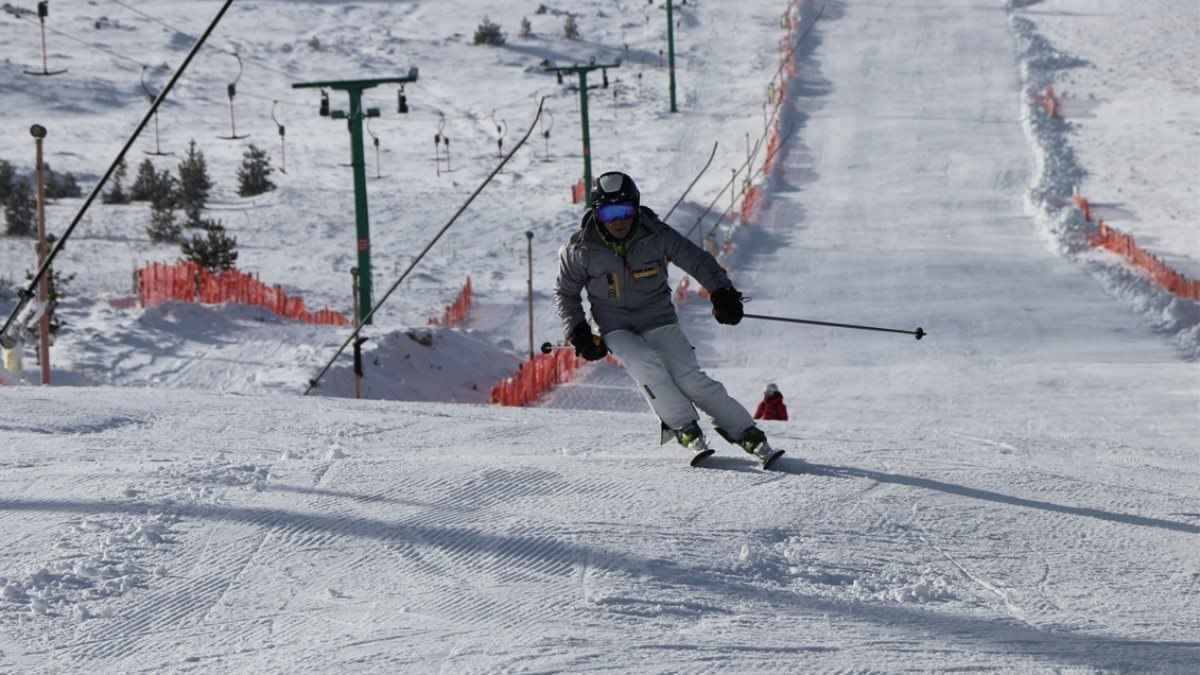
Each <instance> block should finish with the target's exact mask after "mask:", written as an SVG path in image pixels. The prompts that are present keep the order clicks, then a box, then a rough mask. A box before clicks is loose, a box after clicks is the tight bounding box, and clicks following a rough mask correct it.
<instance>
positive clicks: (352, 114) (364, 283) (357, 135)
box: [292, 68, 417, 323]
mask: <svg viewBox="0 0 1200 675" xmlns="http://www.w3.org/2000/svg"><path fill="white" fill-rule="evenodd" d="M416 81H417V69H416V68H409V69H408V75H405V76H403V77H381V78H372V79H369V80H335V81H326V82H301V83H297V84H293V85H292V89H334V90H339V91H344V92H346V93H347V94H349V95H350V111H349V112H346V111H343V110H335V111H333V113H332V114H331V115H330V117H332V118H333V119H344V120H347V122H348V124H349V126H350V157H351V164H352V166H353V168H354V221H355V225H356V233H357V237H358V271H359V283H358V312H359V315H358V316H357V317H355V319H356V321H357V322H358V323H370V322H369V321H364V319H365V318H366V316H367V314H369V313H370V311H371V309H372V308H373V307H374V306H375V304H374V303H373V302H372V301H371V291H372V288H371V234H370V225H369V219H368V217H367V171H366V153H365V152H364V151H363V120H364V119H365V118H367V117H379V109H378V108H369V109H367V110H363V107H362V93H363V91H365V90H367V89H371V88H374V87H378V86H379V85H382V84H393V83H398V84H406V83H408V82H416Z"/></svg>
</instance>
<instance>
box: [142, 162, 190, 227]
mask: <svg viewBox="0 0 1200 675" xmlns="http://www.w3.org/2000/svg"><path fill="white" fill-rule="evenodd" d="M155 183H156V184H160V185H166V186H167V187H166V189H161V190H159V192H158V193H157V194H156V195H155V196H154V200H153V201H151V202H150V227H147V228H146V235H147V236H149V237H150V241H151V243H155V244H163V243H171V244H173V243H176V242H178V241H179V240H180V239H182V238H183V228H182V227H181V226H180V225H179V223H177V222H175V177H174V176H172V175H171V173H170V172H169V171H167V170H166V169H163V172H162V173H161V174H158V175H157V176H155Z"/></svg>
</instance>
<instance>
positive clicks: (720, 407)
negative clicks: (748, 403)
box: [604, 323, 754, 439]
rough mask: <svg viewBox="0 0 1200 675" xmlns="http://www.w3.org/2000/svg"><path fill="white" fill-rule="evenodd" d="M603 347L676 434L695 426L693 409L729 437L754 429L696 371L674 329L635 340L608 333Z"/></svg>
mask: <svg viewBox="0 0 1200 675" xmlns="http://www.w3.org/2000/svg"><path fill="white" fill-rule="evenodd" d="M604 343H605V344H607V345H608V350H609V351H610V352H612V353H613V354H614V355H615V356H616V357H617V358H618V359H620V361H621V364H622V365H624V366H625V370H626V371H628V372H629V375H630V376H631V377H633V380H634V381H635V382H637V385H638V388H639V389H640V390H641V392H642V396H643V397H645V399H646V402H647V403H649V404H650V407H651V408H653V409H654V413H655V414H656V415H658V418H659V419H660V420H662V421H663V423H665V424H666V425H667V426H668V427H670V428H672V429H675V430H679V429H682V428H684V427H685V426H687V425H688V424H690V423H691V422H695V421H696V420H697V419H698V417H699V416H698V415H697V414H696V408H699V409H700V410H702V411H704V414H706V415H708V417H709V419H710V420H711V421H712V423H713V425H714V426H716V427H718V428H720V429H721V430H723V431H724V432H725V433H726V434H728V435H729V437H730V438H734V439H738V438H741V437H742V434H743V433H745V432H746V430H747V429H749V428H750V427H752V426H754V418H752V417H751V416H750V413H749V411H747V410H746V408H745V407H743V406H742V404H740V403H738V402H737V401H736V400H734V399H733V397H731V396H730V395H729V394H728V393H727V392H726V391H725V386H724V385H723V384H721V383H720V382H717V381H716V380H714V379H712V378H711V377H709V376H708V375H706V374H705V373H704V371H702V370H700V364H699V363H698V362H697V361H696V351H695V350H694V349H693V348H692V345H691V343H689V342H688V339H687V336H686V335H684V334H683V329H682V328H680V327H679V324H676V323H673V324H669V325H666V326H660V327H658V328H652V329H650V330H648V331H646V332H644V333H642V334H640V335H639V334H637V333H633V332H631V331H627V330H614V331H611V332H609V333H605V334H604ZM693 404H694V406H693Z"/></svg>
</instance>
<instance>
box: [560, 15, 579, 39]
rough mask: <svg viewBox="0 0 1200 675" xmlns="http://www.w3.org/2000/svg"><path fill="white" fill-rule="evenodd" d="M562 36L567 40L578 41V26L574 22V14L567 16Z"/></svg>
mask: <svg viewBox="0 0 1200 675" xmlns="http://www.w3.org/2000/svg"><path fill="white" fill-rule="evenodd" d="M563 35H564V36H565V37H566V38H567V39H568V40H578V39H579V24H577V23H576V22H575V15H574V14H568V15H567V19H566V21H564V22H563Z"/></svg>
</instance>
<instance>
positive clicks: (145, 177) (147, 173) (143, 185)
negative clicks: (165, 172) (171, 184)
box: [129, 159, 159, 202]
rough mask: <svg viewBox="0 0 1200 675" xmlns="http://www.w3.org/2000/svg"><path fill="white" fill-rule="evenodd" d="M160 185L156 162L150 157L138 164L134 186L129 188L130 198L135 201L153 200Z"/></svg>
mask: <svg viewBox="0 0 1200 675" xmlns="http://www.w3.org/2000/svg"><path fill="white" fill-rule="evenodd" d="M158 187H159V186H158V172H157V171H155V169H154V164H153V163H152V162H151V161H150V160H148V159H144V160H142V163H141V164H139V165H138V172H137V177H136V178H134V179H133V187H131V188H130V189H129V198H130V199H131V200H133V201H135V202H148V201H152V200H153V199H154V193H156V192H158Z"/></svg>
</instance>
